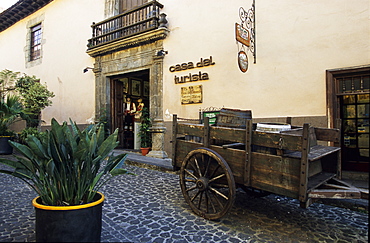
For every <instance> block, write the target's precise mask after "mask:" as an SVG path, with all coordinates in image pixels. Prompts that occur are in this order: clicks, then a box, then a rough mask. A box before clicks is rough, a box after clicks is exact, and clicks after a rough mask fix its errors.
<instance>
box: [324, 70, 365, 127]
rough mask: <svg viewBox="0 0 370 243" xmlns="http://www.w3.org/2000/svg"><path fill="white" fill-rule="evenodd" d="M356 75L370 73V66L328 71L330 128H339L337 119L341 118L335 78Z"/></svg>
mask: <svg viewBox="0 0 370 243" xmlns="http://www.w3.org/2000/svg"><path fill="white" fill-rule="evenodd" d="M355 73H356V74H357V73H360V74H361V73H364V74H368V73H370V65H364V66H358V67H349V68H338V69H330V70H326V90H327V91H326V105H327V116H328V119H329V128H337V127H336V125H337V124H336V119H338V118H340V117H339V114H340V110H339V109H340V105H339V100H338V97H337V95H338V90H337V84H336V83H335V78H337V77H343V76H349V75H353V74H355Z"/></svg>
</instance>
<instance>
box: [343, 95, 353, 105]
mask: <svg viewBox="0 0 370 243" xmlns="http://www.w3.org/2000/svg"><path fill="white" fill-rule="evenodd" d="M355 102H356V101H355V96H354V95H344V96H343V104H354V103H355Z"/></svg>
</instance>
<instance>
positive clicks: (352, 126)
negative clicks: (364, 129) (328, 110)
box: [343, 120, 356, 133]
mask: <svg viewBox="0 0 370 243" xmlns="http://www.w3.org/2000/svg"><path fill="white" fill-rule="evenodd" d="M343 131H344V133H355V132H356V122H355V120H343Z"/></svg>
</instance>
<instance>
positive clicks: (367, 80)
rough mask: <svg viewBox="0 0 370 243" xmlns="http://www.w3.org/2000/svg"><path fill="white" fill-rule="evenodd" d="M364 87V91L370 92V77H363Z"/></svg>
mask: <svg viewBox="0 0 370 243" xmlns="http://www.w3.org/2000/svg"><path fill="white" fill-rule="evenodd" d="M362 85H363V89H364V91H369V90H370V76H363V77H362Z"/></svg>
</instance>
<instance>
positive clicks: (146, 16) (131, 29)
mask: <svg viewBox="0 0 370 243" xmlns="http://www.w3.org/2000/svg"><path fill="white" fill-rule="evenodd" d="M161 8H163V5H162V4H160V3H159V2H157V1H155V0H154V1H150V2H148V3H145V4H143V5H141V6H138V7H136V8H133V9H130V10H128V11H125V12H124V13H122V14H119V15H116V16H114V17H111V18H109V19H106V20H104V21H101V22H99V23H93V24H92V26H91V27H92V38H91V39H89V40H88V51H89V50H92V49H94V48H96V47H101V46H104V45H106V44H110V43H113V42H116V41H119V40H122V39H126V38H128V37H132V36H135V35H139V34H141V33H144V32H148V31H151V30H155V29H158V28H159V27H165V26H166V23H167V20H166V19H165V17H166V15H165V14H159V12H160V9H161Z"/></svg>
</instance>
